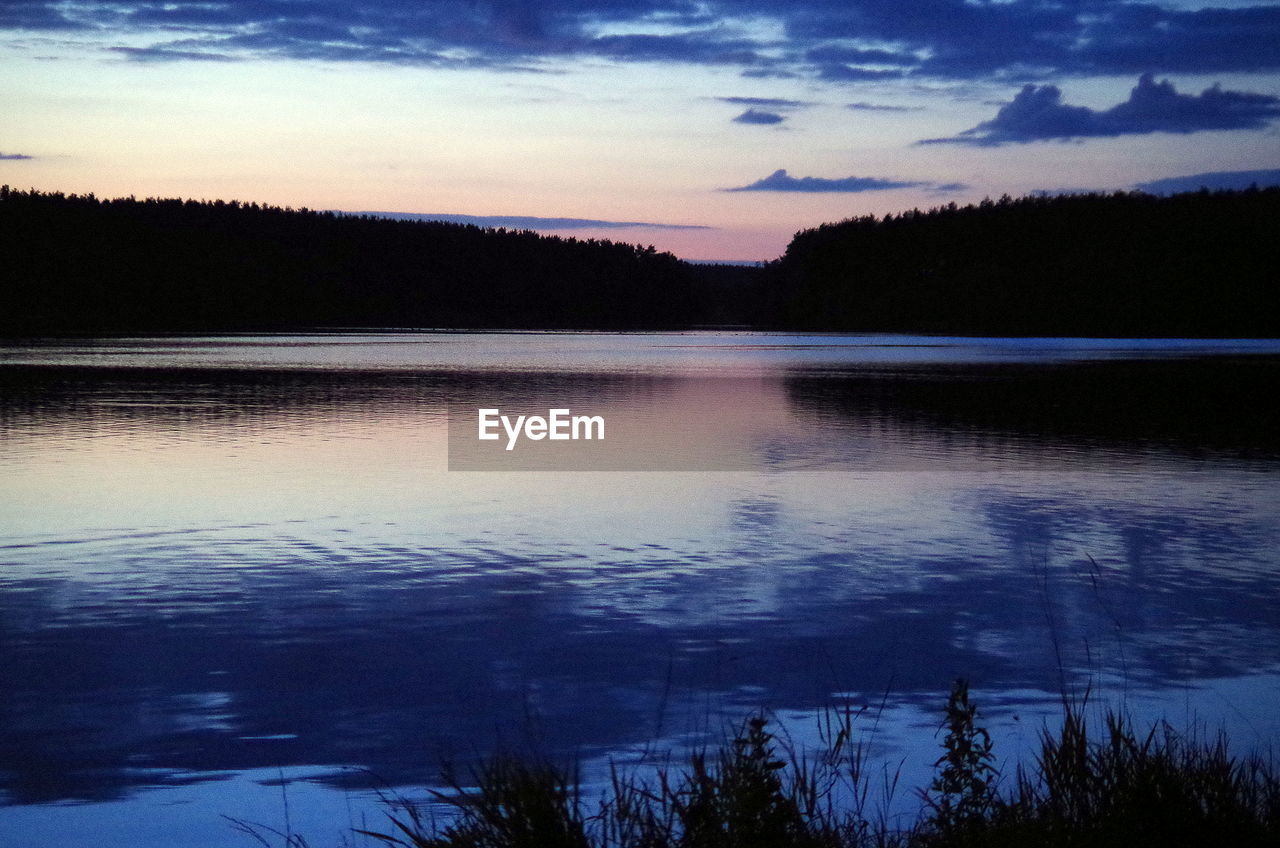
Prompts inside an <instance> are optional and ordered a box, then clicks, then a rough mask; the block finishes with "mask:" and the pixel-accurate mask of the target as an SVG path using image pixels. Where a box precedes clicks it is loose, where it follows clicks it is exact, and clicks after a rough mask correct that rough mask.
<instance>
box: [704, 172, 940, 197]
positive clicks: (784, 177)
mask: <svg viewBox="0 0 1280 848" xmlns="http://www.w3.org/2000/svg"><path fill="white" fill-rule="evenodd" d="M931 185H933V184H932V183H928V182H920V181H916V180H895V179H886V178H884V177H842V178H839V179H828V178H826V177H793V176H791V175H790V174H788V173H787V172H786V170H785V169H783V168H779V169H778V170H776V171H774V172H773V173H772V174H770V175H769V176H767V177H764V178H763V179H759V180H756V181H755V182H753V183H751V184H750V185H744V186H739V187H738V188H726V189H723V190H724V191H792V192H805V193H816V192H845V193H856V192H863V191H886V190H889V189H895V188H915V187H925V186H931Z"/></svg>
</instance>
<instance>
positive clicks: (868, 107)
mask: <svg viewBox="0 0 1280 848" xmlns="http://www.w3.org/2000/svg"><path fill="white" fill-rule="evenodd" d="M847 108H849V109H852V110H854V111H855V112H920V111H923V109H924V107H923V106H896V105H894V104H891V103H862V102H859V103H850V104H849V105H848V107H847Z"/></svg>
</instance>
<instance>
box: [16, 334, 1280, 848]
mask: <svg viewBox="0 0 1280 848" xmlns="http://www.w3.org/2000/svg"><path fill="white" fill-rule="evenodd" d="M1278 378H1280V343H1276V342H1266V341H1263V342H1177V341H1174V342H1170V341H1141V342H1134V341H1115V340H1110V341H1098V340H1036V339H1031V340H1027V339H977V340H975V339H944V338H909V337H891V336H886V337H871V336H830V337H828V336H822V337H815V336H788V335H759V334H714V333H703V334H670V335H610V334H573V335H562V334H434V335H432V334H425V335H390V336H388V335H326V336H287V337H285V336H280V337H239V336H238V337H227V338H171V339H142V340H128V341H121V340H100V341H79V342H74V343H69V342H57V343H46V344H24V345H15V344H10V345H8V346H3V347H0V800H2V801H3V804H4V805H3V806H0V844H5V845H9V844H15V845H18V844H33V845H34V844H39V845H42V846H73V845H87V844H95V845H97V844H132V845H139V846H148V845H155V846H159V845H165V846H171V845H188V844H189V845H202V846H223V845H227V846H239V845H246V844H251V843H250V842H249V841H248V840H247V839H246V838H245V837H244V836H241V835H238V834H236V833H235V832H234V831H233V830H232V829H231V828H230V827H229V825H228V824H227V823H226V822H225V821H224V820H223V819H221V818H220V816H222V815H231V816H237V817H241V818H246V819H251V820H255V821H260V822H264V823H267V824H270V825H271V826H273V827H282V826H283V822H284V816H285V806H286V805H285V801H286V799H287V802H288V804H287V809H288V817H289V826H290V827H292V828H293V829H294V830H296V831H300V832H303V833H304V834H305V835H306V836H307V838H308V839H309V840H310V841H311V842H312V844H313V845H316V846H317V848H320V846H323V845H329V844H334V845H336V844H338V843H339V842H340V840H341V834H342V832H343V829H344V828H347V827H349V826H351V825H356V826H360V825H361V822H362V821H363V820H365V819H366V817H367V822H368V824H377V823H380V819H379V816H380V815H381V814H380V812H379V810H378V807H377V804H376V803H375V802H374V799H373V796H372V795H371V794H370V793H369V792H368V791H367V788H366V787H367V786H368V785H369V783H371V782H378V783H384V784H391V785H395V786H423V785H429V784H430V783H431V781H432V780H433V779H434V777H435V774H436V766H437V765H438V763H439V762H440V760H441V758H442V757H445V758H465V757H467V756H470V755H472V754H473V753H475V752H477V751H484V750H489V749H491V748H492V747H493V746H494V745H495V744H498V743H499V742H503V743H508V744H537V745H539V746H541V747H543V748H545V749H549V750H552V751H555V752H573V753H576V754H577V755H578V756H579V757H581V758H582V759H583V760H584V761H587V762H588V763H592V762H596V763H599V762H603V761H605V760H607V759H609V758H615V759H623V760H634V759H636V758H637V757H638V756H639V753H640V752H642V751H643V750H645V749H646V746H649V745H651V744H656V745H658V746H659V747H662V746H665V747H674V748H678V747H679V746H681V745H685V744H694V743H696V742H698V741H699V740H701V739H703V738H705V736H706V735H707V734H708V733H710V734H712V735H713V736H714V735H716V734H717V733H718V732H719V730H720V728H721V727H722V723H723V722H724V721H725V720H727V719H736V718H739V717H741V716H742V715H744V714H745V713H746V712H747V711H749V710H752V709H757V708H761V707H763V708H767V709H771V710H773V711H774V712H775V713H777V714H778V715H779V716H780V717H782V718H783V719H784V720H786V721H787V722H788V726H789V727H790V728H791V729H792V730H793V731H794V732H795V733H796V734H797V735H798V736H799V737H801V738H803V736H804V734H805V732H806V728H807V727H808V726H809V724H810V723H811V722H810V718H809V717H810V715H811V714H812V712H813V711H814V710H818V709H821V708H823V707H825V706H828V705H831V704H838V703H853V704H859V705H860V704H868V705H873V706H874V707H875V712H876V713H877V714H878V715H879V718H880V720H879V723H878V725H877V728H876V731H875V734H876V735H875V745H876V751H877V752H878V753H879V754H880V755H882V756H883V757H884V759H885V760H886V762H890V763H892V764H894V765H895V766H896V765H897V764H898V763H902V764H903V768H904V771H905V773H906V775H907V777H906V778H905V779H907V780H909V781H910V782H911V783H912V785H918V784H922V783H923V782H924V781H926V780H927V777H928V764H929V763H931V762H932V760H933V759H934V758H935V757H936V754H935V750H936V746H937V740H936V739H935V738H934V735H933V734H934V729H935V728H936V725H937V709H938V707H939V706H940V704H941V703H942V701H943V700H944V698H945V693H946V691H947V689H948V687H949V683H950V681H951V680H952V679H953V678H955V677H956V676H961V675H963V676H966V677H968V678H969V679H970V680H972V682H973V687H974V690H975V694H976V697H977V699H978V701H979V706H980V708H982V709H983V711H984V714H985V715H986V716H987V720H988V722H989V723H990V724H991V726H992V727H993V728H994V729H995V730H996V736H997V751H998V753H999V754H1000V755H1001V756H1002V757H1003V758H1005V759H1006V760H1012V759H1015V758H1017V757H1018V756H1021V755H1025V754H1026V752H1027V751H1028V750H1029V749H1030V746H1031V745H1032V744H1033V743H1034V739H1035V735H1036V732H1037V731H1038V729H1039V728H1040V726H1041V722H1042V721H1043V720H1044V718H1045V717H1046V716H1050V717H1051V716H1053V715H1054V714H1055V712H1054V710H1055V704H1056V702H1057V699H1058V696H1059V693H1060V692H1061V691H1063V689H1064V687H1065V688H1066V689H1068V690H1069V691H1072V692H1077V693H1079V692H1083V691H1084V689H1085V688H1086V687H1092V691H1093V692H1094V697H1096V698H1098V699H1099V700H1103V701H1109V702H1111V703H1116V704H1122V705H1124V706H1125V707H1127V708H1128V709H1130V710H1132V711H1134V712H1135V713H1136V714H1138V715H1139V716H1142V717H1150V718H1154V717H1158V716H1167V717H1168V718H1169V719H1170V720H1171V721H1173V723H1174V724H1175V725H1179V726H1186V725H1187V724H1188V723H1189V722H1191V721H1199V722H1202V723H1204V724H1206V725H1208V726H1210V727H1218V726H1223V727H1226V728H1227V729H1228V731H1229V732H1230V733H1231V734H1232V737H1233V739H1234V740H1235V742H1236V743H1237V744H1238V745H1241V746H1242V747H1243V746H1248V747H1252V746H1267V745H1271V744H1274V743H1275V742H1276V740H1277V739H1280V714H1278V712H1277V710H1276V706H1277V704H1280V612H1277V608H1276V604H1275V601H1276V599H1277V598H1280V478H1278V477H1277V472H1278V471H1280V428H1277V427H1276V426H1275V421H1274V418H1273V416H1272V415H1271V414H1270V413H1268V412H1267V411H1265V410H1264V409H1263V407H1265V406H1267V403H1266V401H1267V400H1268V399H1269V398H1271V397H1273V396H1274V395H1275V393H1276V391H1277V389H1278V388H1280V379H1278ZM516 402H522V403H526V404H530V403H531V404H542V405H543V407H544V408H546V407H548V406H553V405H559V404H568V405H572V406H573V407H574V408H575V409H577V408H584V409H592V410H596V411H602V412H605V413H607V415H606V417H607V418H608V420H609V421H610V422H614V423H616V422H631V423H633V424H636V425H637V428H638V429H641V430H643V431H644V432H646V433H648V434H649V436H650V438H649V441H648V443H647V448H646V449H647V450H648V451H649V454H647V455H646V456H647V457H648V459H647V460H645V461H644V462H638V461H637V460H636V458H635V457H634V456H632V457H630V458H629V460H628V463H624V464H622V465H621V466H618V467H624V468H628V469H630V470H625V471H582V472H556V471H548V472H537V473H530V472H511V473H501V472H497V473H495V472H460V471H449V470H447V469H448V459H449V451H448V447H449V446H448V443H447V442H448V438H449V432H450V431H449V429H448V426H447V418H448V410H449V407H450V404H454V405H457V404H486V403H495V404H508V403H516ZM645 462H651V463H652V465H651V466H647V465H645ZM646 467H652V468H654V469H662V470H642V469H644V468H646ZM712 468H732V469H734V470H732V471H712V470H699V469H712ZM371 776H372V777H371ZM282 783H283V784H284V785H283V786H282V785H281V784H282Z"/></svg>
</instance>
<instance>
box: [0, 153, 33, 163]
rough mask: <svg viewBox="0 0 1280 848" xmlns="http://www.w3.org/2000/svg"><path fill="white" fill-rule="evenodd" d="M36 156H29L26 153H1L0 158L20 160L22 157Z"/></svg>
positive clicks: (30, 157) (31, 157)
mask: <svg viewBox="0 0 1280 848" xmlns="http://www.w3.org/2000/svg"><path fill="white" fill-rule="evenodd" d="M34 158H36V157H34V156H28V155H27V154H25V153H0V159H3V160H8V161H11V162H12V161H19V160H22V159H34Z"/></svg>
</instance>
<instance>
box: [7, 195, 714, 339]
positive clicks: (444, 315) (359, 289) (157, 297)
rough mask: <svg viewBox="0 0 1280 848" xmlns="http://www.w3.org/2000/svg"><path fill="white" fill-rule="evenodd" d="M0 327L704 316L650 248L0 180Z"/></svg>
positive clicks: (16, 330)
mask: <svg viewBox="0 0 1280 848" xmlns="http://www.w3.org/2000/svg"><path fill="white" fill-rule="evenodd" d="M0 242H2V245H3V253H4V265H5V269H4V274H3V277H0V332H2V333H8V334H30V333H92V332H137V331H152V330H242V329H284V328H298V327H529V328H537V327H568V328H648V327H675V326H688V325H693V324H699V323H706V322H707V320H708V316H709V315H710V314H711V308H710V304H709V300H710V295H709V294H708V292H707V290H706V286H705V285H702V286H701V288H699V285H700V284H699V280H700V279H702V277H700V276H699V273H698V272H697V271H696V269H694V268H692V266H689V265H688V264H687V263H684V262H682V261H680V260H678V259H677V258H676V257H674V256H672V255H670V254H667V253H659V252H658V251H656V250H655V249H654V248H653V247H648V248H641V247H635V246H632V245H627V244H619V243H614V242H610V241H598V240H595V239H590V240H578V239H573V238H558V237H553V236H544V235H540V234H538V233H534V232H529V231H507V230H492V229H482V228H480V227H476V226H472V225H463V224H450V223H435V222H411V221H393V220H386V219H376V218H367V217H358V216H347V215H341V214H335V213H332V212H316V211H310V210H306V209H301V210H294V209H287V208H278V207H271V206H262V205H259V204H256V203H249V204H243V203H238V202H224V201H212V202H208V201H199V202H198V201H193V200H186V201H183V200H157V199H147V200H137V199H134V198H132V197H130V198H124V199H116V200H100V199H98V198H95V197H94V196H93V195H87V196H77V195H63V194H60V193H42V192H37V191H34V190H33V191H28V192H23V191H15V190H11V189H10V188H9V187H7V186H6V187H4V188H3V189H0Z"/></svg>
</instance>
